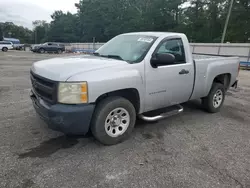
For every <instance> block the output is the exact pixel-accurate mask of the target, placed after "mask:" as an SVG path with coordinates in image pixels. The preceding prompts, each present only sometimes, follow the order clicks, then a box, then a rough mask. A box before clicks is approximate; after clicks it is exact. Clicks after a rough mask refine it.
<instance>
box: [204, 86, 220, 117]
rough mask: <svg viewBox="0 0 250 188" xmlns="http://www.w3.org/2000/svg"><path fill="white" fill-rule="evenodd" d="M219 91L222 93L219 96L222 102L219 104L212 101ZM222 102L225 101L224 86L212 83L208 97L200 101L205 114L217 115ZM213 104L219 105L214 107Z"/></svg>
mask: <svg viewBox="0 0 250 188" xmlns="http://www.w3.org/2000/svg"><path fill="white" fill-rule="evenodd" d="M219 91H221V92H222V94H221V97H222V100H221V102H220V104H219V103H217V102H216V101H215V100H214V97H215V95H216V93H217V92H219ZM224 100H225V87H224V85H223V84H220V83H213V85H212V88H211V90H210V92H209V94H208V96H207V97H205V98H203V99H202V104H203V107H204V108H205V110H206V111H207V112H209V113H217V112H219V111H220V109H221V107H222V106H223V103H224ZM215 103H217V105H218V104H219V105H218V106H215V105H216V104H215Z"/></svg>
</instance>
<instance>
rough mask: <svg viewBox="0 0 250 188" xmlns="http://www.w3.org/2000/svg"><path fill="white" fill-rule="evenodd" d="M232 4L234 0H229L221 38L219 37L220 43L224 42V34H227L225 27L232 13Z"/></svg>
mask: <svg viewBox="0 0 250 188" xmlns="http://www.w3.org/2000/svg"><path fill="white" fill-rule="evenodd" d="M233 4H234V0H231V3H230V7H229V10H228V14H227V19H226V23H225V26H224V30H223V34H222V38H221V43H224V40H225V37H226V34H227V27H228V22H229V19H230V16H231V13H232V8H233Z"/></svg>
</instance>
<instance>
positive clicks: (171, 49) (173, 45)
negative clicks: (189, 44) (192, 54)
mask: <svg viewBox="0 0 250 188" xmlns="http://www.w3.org/2000/svg"><path fill="white" fill-rule="evenodd" d="M156 53H160V54H161V53H170V54H173V55H174V56H175V64H181V63H185V62H186V57H185V51H184V47H183V42H182V40H181V39H170V40H166V41H164V42H163V43H161V44H160V46H159V48H158V50H157V51H156Z"/></svg>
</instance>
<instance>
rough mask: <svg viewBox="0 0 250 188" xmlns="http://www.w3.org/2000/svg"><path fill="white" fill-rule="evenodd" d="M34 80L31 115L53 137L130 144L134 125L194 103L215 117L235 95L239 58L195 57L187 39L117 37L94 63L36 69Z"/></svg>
mask: <svg viewBox="0 0 250 188" xmlns="http://www.w3.org/2000/svg"><path fill="white" fill-rule="evenodd" d="M30 73H31V75H30V76H31V82H32V90H31V99H32V101H33V105H34V108H35V110H36V112H37V113H38V114H39V116H40V117H41V118H42V119H44V120H45V122H47V124H48V126H49V127H50V128H51V129H53V130H57V131H61V132H63V133H65V134H69V135H72V134H78V135H82V134H86V133H87V132H89V131H91V132H92V134H93V135H94V137H95V138H96V139H97V140H99V141H100V142H101V143H103V144H105V145H112V144H117V143H119V142H122V141H123V140H124V139H126V138H128V136H129V135H130V133H131V132H132V130H133V128H134V126H135V122H136V117H139V118H141V119H143V120H145V121H157V120H160V119H163V118H166V117H168V116H171V115H175V114H178V113H180V112H182V111H183V107H182V106H181V105H180V104H181V103H184V102H186V101H189V100H193V99H202V104H203V106H204V109H206V110H207V111H208V112H210V113H215V112H218V111H219V110H220V108H221V106H222V105H223V102H224V99H225V92H226V91H227V90H228V89H229V88H230V87H237V83H238V81H237V76H238V73H239V58H237V57H215V56H207V55H193V54H192V53H191V51H190V45H189V42H188V39H187V37H186V36H185V35H184V34H179V33H163V32H139V33H127V34H122V35H119V36H116V37H114V38H113V39H111V40H110V41H109V42H107V43H106V44H105V45H103V46H102V47H101V48H100V49H98V50H97V51H96V52H95V53H94V54H93V55H82V56H73V57H62V58H53V59H49V60H43V61H39V62H35V63H34V64H33V66H32V68H31V71H30ZM148 112H154V113H148ZM155 112H158V113H155ZM150 114H154V115H153V116H152V115H150Z"/></svg>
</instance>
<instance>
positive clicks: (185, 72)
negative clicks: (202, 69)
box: [179, 69, 189, 74]
mask: <svg viewBox="0 0 250 188" xmlns="http://www.w3.org/2000/svg"><path fill="white" fill-rule="evenodd" d="M179 74H189V71H188V70H185V69H182V70H181V71H180V72H179Z"/></svg>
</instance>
